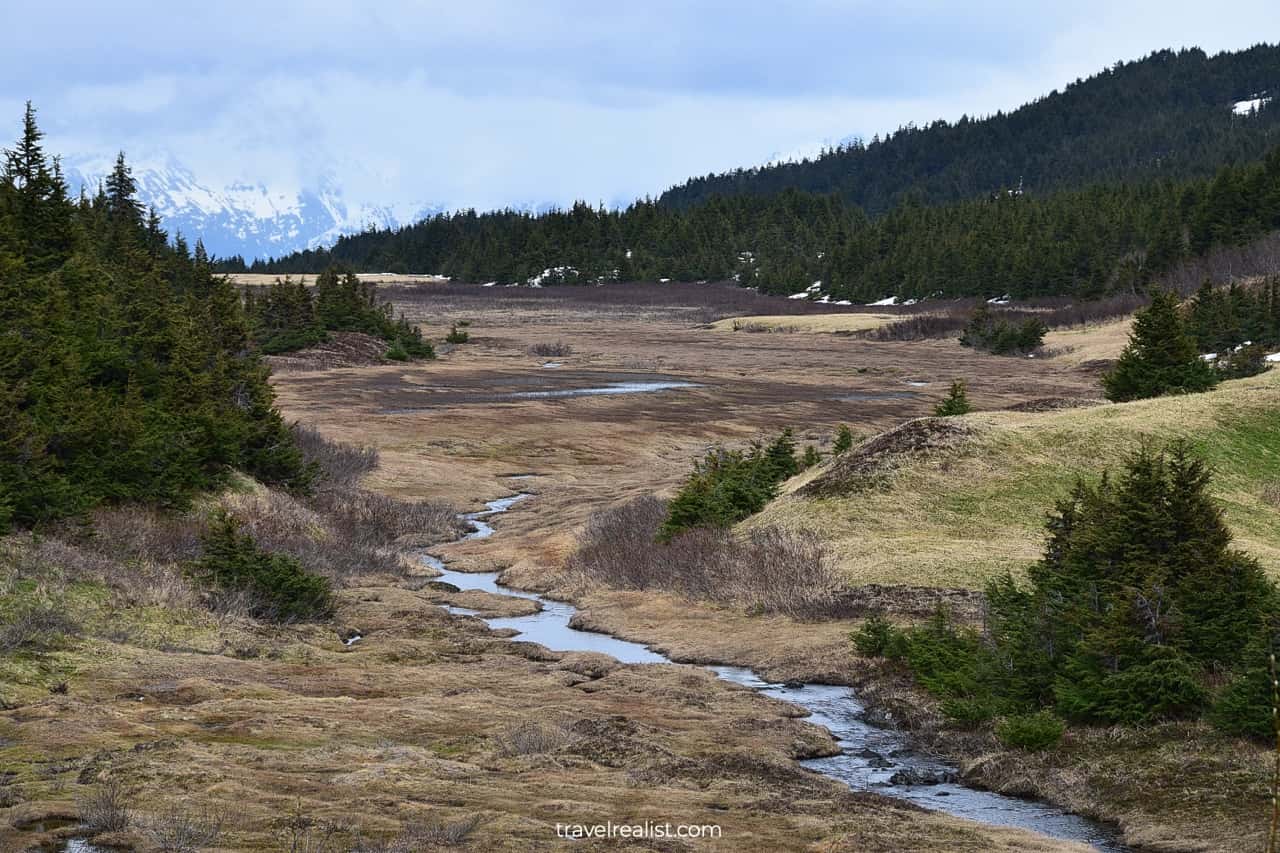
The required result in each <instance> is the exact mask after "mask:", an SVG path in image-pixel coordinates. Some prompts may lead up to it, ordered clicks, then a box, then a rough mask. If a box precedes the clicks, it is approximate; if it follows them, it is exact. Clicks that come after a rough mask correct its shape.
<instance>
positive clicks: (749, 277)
mask: <svg viewBox="0 0 1280 853" xmlns="http://www.w3.org/2000/svg"><path fill="white" fill-rule="evenodd" d="M1277 229H1280V148H1277V149H1274V150H1272V151H1271V152H1270V153H1269V154H1268V155H1267V156H1266V157H1265V158H1264V159H1263V160H1261V161H1258V162H1252V163H1246V164H1243V165H1238V166H1224V167H1223V168H1221V169H1220V170H1219V171H1218V172H1217V173H1216V174H1215V175H1214V176H1213V177H1212V178H1207V179H1202V180H1191V181H1172V180H1165V179H1160V180H1154V181H1148V182H1143V183H1112V184H1100V185H1095V186H1090V187H1087V188H1083V189H1077V190H1067V191H1062V192H1058V193H1055V194H1051V195H1046V196H1041V197H1036V196H1032V195H1028V194H1019V193H1017V192H1005V193H1000V194H997V195H996V196H995V197H987V196H983V197H981V198H976V199H971V200H968V201H963V202H957V203H952V204H946V205H938V206H929V205H926V204H923V203H920V201H919V200H918V199H908V200H907V201H905V202H903V203H902V204H901V205H899V206H897V207H895V208H893V209H892V210H890V211H889V212H887V213H885V214H884V215H882V216H878V217H875V218H872V217H869V216H868V215H867V214H866V213H865V212H864V211H863V210H861V209H859V208H857V207H855V206H853V205H851V204H850V203H849V202H847V201H844V200H842V199H841V198H839V197H837V196H833V195H812V194H806V193H802V192H799V191H796V190H785V191H783V192H781V193H778V194H776V195H772V196H755V195H737V196H729V197H725V196H718V197H713V198H710V199H708V200H706V201H704V202H700V203H698V204H696V205H692V206H689V207H684V208H679V209H676V208H671V207H667V206H664V205H662V204H659V203H657V202H655V201H652V200H644V201H639V202H636V203H634V204H632V205H631V206H630V207H628V208H626V209H625V210H606V209H603V208H598V207H591V206H589V205H586V204H583V203H578V204H575V205H574V206H573V207H571V208H570V209H568V210H556V211H551V212H548V213H544V214H540V215H533V214H529V213H524V212H517V211H512V210H505V211H498V212H492V213H484V214H479V213H476V212H475V211H462V212H457V213H445V214H440V215H437V216H434V217H431V218H429V219H427V220H424V221H423V222H420V223H418V224H415V225H411V226H407V227H403V228H398V229H395V230H370V231H366V232H364V233H362V234H356V235H351V236H348V237H342V238H340V239H339V240H338V241H337V242H336V243H335V244H334V246H333V247H332V248H329V249H317V250H308V251H304V252H300V253H297V254H294V255H289V256H287V257H284V258H279V259H276V260H273V261H257V262H254V264H252V265H251V266H249V267H247V269H249V270H251V271H254V272H267V273H273V272H274V273H290V272H291V273H315V272H320V271H322V270H324V269H327V268H328V267H330V266H332V265H334V264H344V265H347V266H349V267H350V268H352V269H355V270H363V271H388V270H389V271H393V272H408V271H415V272H430V273H439V274H444V275H449V276H452V277H454V278H457V279H461V280H463V281H472V282H489V281H494V282H497V283H500V284H523V283H531V282H532V283H539V284H586V283H599V282H608V281H630V280H659V279H672V280H677V281H700V280H728V279H733V280H737V281H738V282H739V283H741V284H742V285H744V286H750V287H756V288H758V289H760V290H762V291H764V292H768V293H777V294H791V293H795V292H799V291H801V290H804V289H806V288H807V287H808V286H809V285H811V284H812V283H813V282H821V286H820V290H821V292H822V293H824V294H826V295H828V296H829V297H830V298H831V299H835V300H840V299H849V300H852V301H857V302H867V301H873V300H876V299H880V298H883V297H885V296H889V295H895V296H898V297H901V298H903V299H907V298H926V297H933V296H947V297H951V296H996V295H1003V294H1008V295H1010V296H1013V297H1016V298H1023V297H1036V296H1049V295H1065V296H1072V297H1077V298H1092V297H1097V296H1100V295H1105V294H1109V293H1118V292H1135V291H1139V290H1141V289H1143V288H1145V287H1146V286H1147V285H1148V284H1149V283H1150V282H1152V281H1153V280H1157V279H1159V278H1160V277H1161V276H1163V275H1164V274H1166V273H1167V272H1168V271H1169V270H1171V269H1173V268H1174V267H1175V266H1177V265H1178V264H1179V263H1181V262H1183V261H1185V260H1186V259H1188V258H1193V257H1198V256H1201V255H1204V254H1205V253H1207V252H1210V251H1214V250H1215V249H1220V248H1221V247H1226V246H1239V245H1243V244H1245V243H1248V242H1249V241H1251V240H1255V239H1257V238H1258V237H1261V236H1263V235H1266V234H1268V233H1271V232H1273V231H1275V230H1277ZM224 268H225V269H228V270H230V269H233V268H235V269H244V267H243V265H242V264H238V263H235V262H228V263H227V265H226V266H225V267H224Z"/></svg>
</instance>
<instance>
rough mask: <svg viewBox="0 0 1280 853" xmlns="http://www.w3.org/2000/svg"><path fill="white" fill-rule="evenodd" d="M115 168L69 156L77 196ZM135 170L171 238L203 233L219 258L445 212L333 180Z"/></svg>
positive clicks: (163, 167) (165, 164)
mask: <svg viewBox="0 0 1280 853" xmlns="http://www.w3.org/2000/svg"><path fill="white" fill-rule="evenodd" d="M112 165H113V163H112V162H111V161H107V160H102V159H98V158H95V159H79V160H78V159H75V158H70V159H67V160H64V161H63V169H64V171H65V173H66V176H67V183H68V184H69V186H70V188H71V192H72V194H73V195H74V194H75V193H77V192H79V190H80V187H81V185H82V184H83V185H84V187H85V191H86V192H87V193H88V194H90V195H92V194H93V193H94V192H95V191H96V189H97V186H98V182H99V181H100V180H102V179H103V177H104V176H105V175H107V174H108V173H109V172H110V170H111V167H112ZM130 168H131V169H132V171H133V177H134V180H135V181H136V182H137V184H138V198H139V200H140V201H141V202H142V203H143V204H144V205H146V206H150V207H154V208H155V209H156V212H157V213H159V214H160V218H161V220H162V221H163V222H164V227H165V229H166V230H167V231H168V232H169V233H170V235H172V234H175V233H181V234H182V235H183V236H184V237H185V238H186V239H187V241H188V242H189V243H191V244H194V243H195V241H196V238H197V237H198V238H200V239H201V240H203V241H204V245H205V249H207V250H208V252H209V253H210V254H211V255H216V256H218V257H229V256H231V255H242V256H243V257H244V258H245V259H246V260H251V259H253V258H259V257H262V258H265V257H273V256H279V255H285V254H288V253H290V252H293V251H297V250H300V249H311V248H315V247H317V246H323V245H328V244H330V243H332V242H333V241H334V240H336V239H337V238H338V237H339V236H341V235H343V234H352V233H356V232H359V231H363V230H365V229H366V228H368V227H370V226H376V227H379V228H389V227H395V226H397V225H405V224H409V223H411V222H416V221H417V220H419V219H422V218H423V217H426V216H430V215H431V214H432V213H436V212H438V211H439V210H440V208H439V207H436V206H432V205H427V204H400V205H371V204H349V203H348V202H347V201H346V200H345V199H344V198H343V195H342V191H341V189H340V188H339V187H338V186H336V184H335V182H333V181H321V182H320V184H319V185H318V186H316V187H314V188H301V189H285V188H282V187H269V186H265V185H263V184H247V183H232V184H228V185H226V186H222V187H220V188H219V187H214V186H210V185H208V184H207V183H204V182H202V181H200V180H199V179H197V177H196V176H195V175H194V174H193V173H192V172H191V170H190V169H188V168H186V167H185V166H183V165H182V164H180V163H178V162H176V161H174V160H173V159H171V158H168V159H157V160H154V161H150V162H148V161H141V162H133V163H131V164H130Z"/></svg>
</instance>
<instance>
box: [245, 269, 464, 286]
mask: <svg viewBox="0 0 1280 853" xmlns="http://www.w3.org/2000/svg"><path fill="white" fill-rule="evenodd" d="M357 276H358V277H359V279H360V280H361V281H363V282H367V283H373V284H397V285H423V284H427V285H444V284H448V282H449V280H448V279H447V278H441V277H440V276H436V275H409V274H401V273H368V272H362V273H357ZM227 278H229V279H231V282H232V284H238V285H242V286H248V287H265V286H266V285H269V284H271V283H272V282H274V281H275V280H276V279H277V278H284V275H283V274H282V275H273V274H269V273H244V272H236V273H229V274H228V275H227ZM292 278H293V279H294V281H301V282H302V283H303V284H313V283H315V276H307V275H301V276H298V275H295V276H293V277H292Z"/></svg>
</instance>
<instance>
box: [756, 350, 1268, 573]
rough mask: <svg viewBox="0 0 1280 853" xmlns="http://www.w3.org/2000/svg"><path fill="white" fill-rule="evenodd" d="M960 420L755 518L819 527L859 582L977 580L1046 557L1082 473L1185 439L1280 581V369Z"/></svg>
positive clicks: (810, 480) (811, 479)
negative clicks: (957, 429) (1132, 397)
mask: <svg viewBox="0 0 1280 853" xmlns="http://www.w3.org/2000/svg"><path fill="white" fill-rule="evenodd" d="M948 421H955V422H957V423H958V424H960V425H962V426H963V427H966V428H967V429H966V430H965V432H966V433H967V434H966V435H960V436H953V437H952V438H951V439H950V440H948V441H942V442H939V444H940V445H942V446H941V447H940V448H938V449H936V450H933V451H930V452H925V453H914V454H911V453H908V454H903V455H901V456H897V457H895V458H894V459H893V460H892V462H891V463H890V464H889V465H887V466H884V465H881V466H878V467H874V473H873V474H872V475H871V476H866V475H862V476H851V475H850V472H849V468H850V467H851V466H850V465H849V464H848V463H847V462H846V461H843V460H836V461H828V462H826V463H824V464H823V465H822V466H820V467H819V468H818V469H817V470H816V471H810V472H806V474H804V475H801V476H800V477H798V478H796V479H795V480H793V481H792V482H790V483H789V484H788V485H787V490H786V491H787V493H786V494H785V495H784V496H782V497H780V498H779V499H778V500H776V501H774V502H773V503H772V504H771V505H770V506H769V507H768V508H766V510H765V511H764V512H763V513H761V514H760V515H759V516H757V517H756V519H755V520H753V522H752V523H770V522H772V523H779V524H783V525H786V526H791V527H803V528H809V529H813V530H816V531H818V532H819V533H820V534H821V535H822V536H823V538H824V539H825V540H826V542H827V543H828V544H829V546H830V548H831V550H832V551H833V553H834V555H835V557H836V560H837V563H838V566H839V570H840V573H841V574H842V576H843V577H844V579H845V580H847V581H848V582H850V583H853V584H865V583H885V584H912V585H924V586H942V587H970V588H977V587H981V586H982V585H983V584H984V583H985V581H986V580H988V579H989V578H991V577H993V576H995V575H996V574H998V573H1000V572H1002V571H1004V570H1005V569H1010V570H1013V571H1014V572H1015V573H1016V572H1019V571H1021V570H1022V569H1023V568H1024V567H1025V566H1026V565H1028V564H1029V563H1031V562H1034V561H1035V560H1036V559H1037V558H1038V557H1039V556H1040V550H1041V547H1042V543H1043V530H1044V520H1045V516H1046V513H1048V512H1049V511H1050V510H1052V508H1053V505H1054V502H1055V501H1057V500H1059V499H1061V498H1064V497H1065V496H1066V495H1067V492H1068V491H1069V490H1070V488H1071V486H1072V484H1073V483H1074V481H1075V478H1076V475H1077V473H1078V472H1089V474H1090V475H1091V476H1092V475H1097V474H1100V473H1101V471H1102V469H1103V468H1104V467H1110V468H1111V469H1113V470H1115V469H1118V468H1119V465H1120V462H1121V460H1122V459H1123V458H1124V456H1125V454H1126V453H1128V452H1130V451H1131V450H1133V449H1134V448H1136V447H1138V446H1139V445H1140V444H1141V442H1143V441H1157V442H1164V441H1168V440H1171V439H1175V438H1185V439H1188V440H1190V441H1191V442H1192V444H1193V446H1194V447H1195V448H1196V449H1197V450H1198V451H1199V452H1200V453H1202V454H1203V456H1204V458H1205V459H1207V460H1208V461H1209V462H1210V463H1212V465H1213V466H1214V468H1215V471H1216V475H1215V478H1214V490H1215V492H1216V494H1217V497H1218V498H1219V499H1220V500H1221V502H1222V504H1223V505H1224V507H1225V509H1226V514H1227V521H1228V523H1229V524H1230V526H1231V529H1232V531H1233V532H1234V534H1235V536H1236V544H1237V546H1239V547H1240V548H1242V549H1243V550H1245V551H1247V552H1249V553H1251V554H1253V555H1254V556H1256V557H1258V558H1259V559H1260V560H1261V561H1262V563H1263V566H1264V567H1265V568H1266V569H1267V570H1268V571H1269V572H1271V573H1272V574H1273V575H1277V576H1280V370H1271V371H1268V372H1267V373H1264V374H1262V375H1260V376H1255V377H1252V378H1250V379H1244V380H1238V381H1234V382H1227V383H1224V384H1223V385H1222V386H1220V388H1219V389H1218V390H1216V391H1211V392H1208V393H1205V394H1194V395H1189V396H1184V397H1165V398H1160V399H1155V400H1143V401H1138V402H1134V403H1123V404H1111V405H1099V406H1094V407H1090V408H1072V409H1060V410H1057V411H1049V412H1040V413H1030V412H1012V411H1004V412H986V413H978V414H973V415H968V416H965V417H963V418H959V419H948ZM935 423H936V421H935ZM858 450H859V448H856V447H855V448H854V450H852V451H850V453H851V454H857V453H858ZM894 463H898V464H896V465H895V464H894ZM813 491H820V492H821V493H822V495H823V496H821V497H815V496H811V494H810V493H811V492H813Z"/></svg>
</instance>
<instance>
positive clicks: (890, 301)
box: [867, 296, 898, 307]
mask: <svg viewBox="0 0 1280 853" xmlns="http://www.w3.org/2000/svg"><path fill="white" fill-rule="evenodd" d="M867 304H868V305H873V306H876V307H884V306H886V305H897V304H898V297H896V296H886V297H885V298H884V299H877V300H876V301H875V302H868V303H867Z"/></svg>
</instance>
